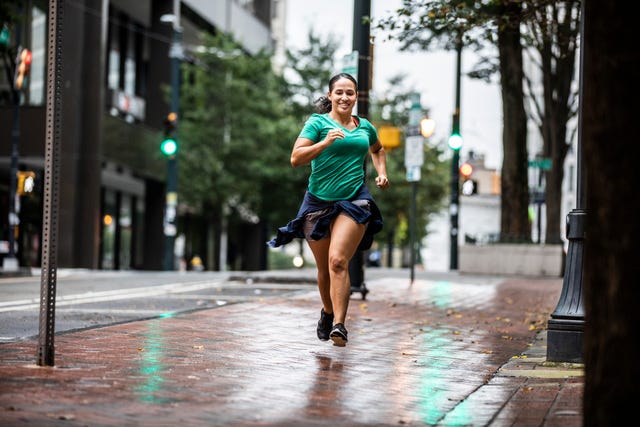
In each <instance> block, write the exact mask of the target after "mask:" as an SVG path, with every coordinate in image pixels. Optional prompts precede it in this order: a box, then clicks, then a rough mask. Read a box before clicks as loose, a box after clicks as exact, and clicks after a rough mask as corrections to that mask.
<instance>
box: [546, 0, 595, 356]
mask: <svg viewBox="0 0 640 427" xmlns="http://www.w3.org/2000/svg"><path fill="white" fill-rule="evenodd" d="M580 46H581V48H580V87H579V97H578V99H580V110H579V113H578V147H577V163H578V165H577V180H576V181H577V191H576V208H575V209H573V210H572V211H571V212H570V213H569V215H567V229H566V233H567V239H569V248H568V250H567V260H566V267H565V270H564V279H563V282H562V292H561V294H560V299H559V301H558V305H557V306H556V309H555V310H554V311H553V313H551V318H550V319H549V321H548V322H547V360H548V361H550V362H572V363H580V362H582V336H583V332H584V325H585V319H584V307H583V298H582V272H583V270H584V257H583V254H584V240H585V238H586V232H585V224H586V221H587V211H586V206H585V194H584V185H583V184H584V176H583V169H582V111H583V104H582V100H583V99H584V98H583V96H582V94H583V93H584V92H583V76H584V49H583V47H584V46H585V42H584V2H582V7H581V12H580Z"/></svg>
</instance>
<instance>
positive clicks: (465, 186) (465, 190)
mask: <svg viewBox="0 0 640 427" xmlns="http://www.w3.org/2000/svg"><path fill="white" fill-rule="evenodd" d="M472 174H473V166H472V165H471V163H469V162H465V163H463V164H462V165H460V175H461V176H462V180H463V181H462V194H463V195H465V196H471V195H474V194H478V183H477V181H476V180H474V179H471V175H472Z"/></svg>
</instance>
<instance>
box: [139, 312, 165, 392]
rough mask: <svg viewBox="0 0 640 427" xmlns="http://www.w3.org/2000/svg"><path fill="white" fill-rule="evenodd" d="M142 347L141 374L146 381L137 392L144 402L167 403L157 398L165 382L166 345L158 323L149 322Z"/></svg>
mask: <svg viewBox="0 0 640 427" xmlns="http://www.w3.org/2000/svg"><path fill="white" fill-rule="evenodd" d="M141 347H142V350H141V352H140V356H141V357H140V368H139V372H140V374H142V375H143V376H144V377H145V381H144V383H142V384H139V385H138V386H136V388H135V391H136V392H137V393H138V394H139V398H140V400H141V401H143V402H149V403H165V399H162V398H159V397H158V396H157V392H158V391H159V390H160V387H161V386H162V383H164V381H165V379H164V377H163V376H162V373H163V372H164V370H165V366H164V365H163V364H162V359H163V358H164V348H165V343H164V339H163V336H162V330H161V328H159V327H158V323H157V322H149V327H148V330H147V332H146V334H145V340H144V343H143V345H142V346H141Z"/></svg>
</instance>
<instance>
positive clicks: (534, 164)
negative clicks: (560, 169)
mask: <svg viewBox="0 0 640 427" xmlns="http://www.w3.org/2000/svg"><path fill="white" fill-rule="evenodd" d="M528 164H529V167H530V168H540V169H542V170H543V171H548V170H550V169H551V159H550V158H548V157H547V158H538V159H534V160H529V162H528Z"/></svg>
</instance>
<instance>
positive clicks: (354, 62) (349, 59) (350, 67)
mask: <svg viewBox="0 0 640 427" xmlns="http://www.w3.org/2000/svg"><path fill="white" fill-rule="evenodd" d="M359 56H360V55H359V54H358V51H357V50H354V51H353V52H351V53H347V54H346V55H345V56H343V57H342V72H343V73H347V74H351V75H352V76H353V78H355V79H357V78H358V59H359Z"/></svg>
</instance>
